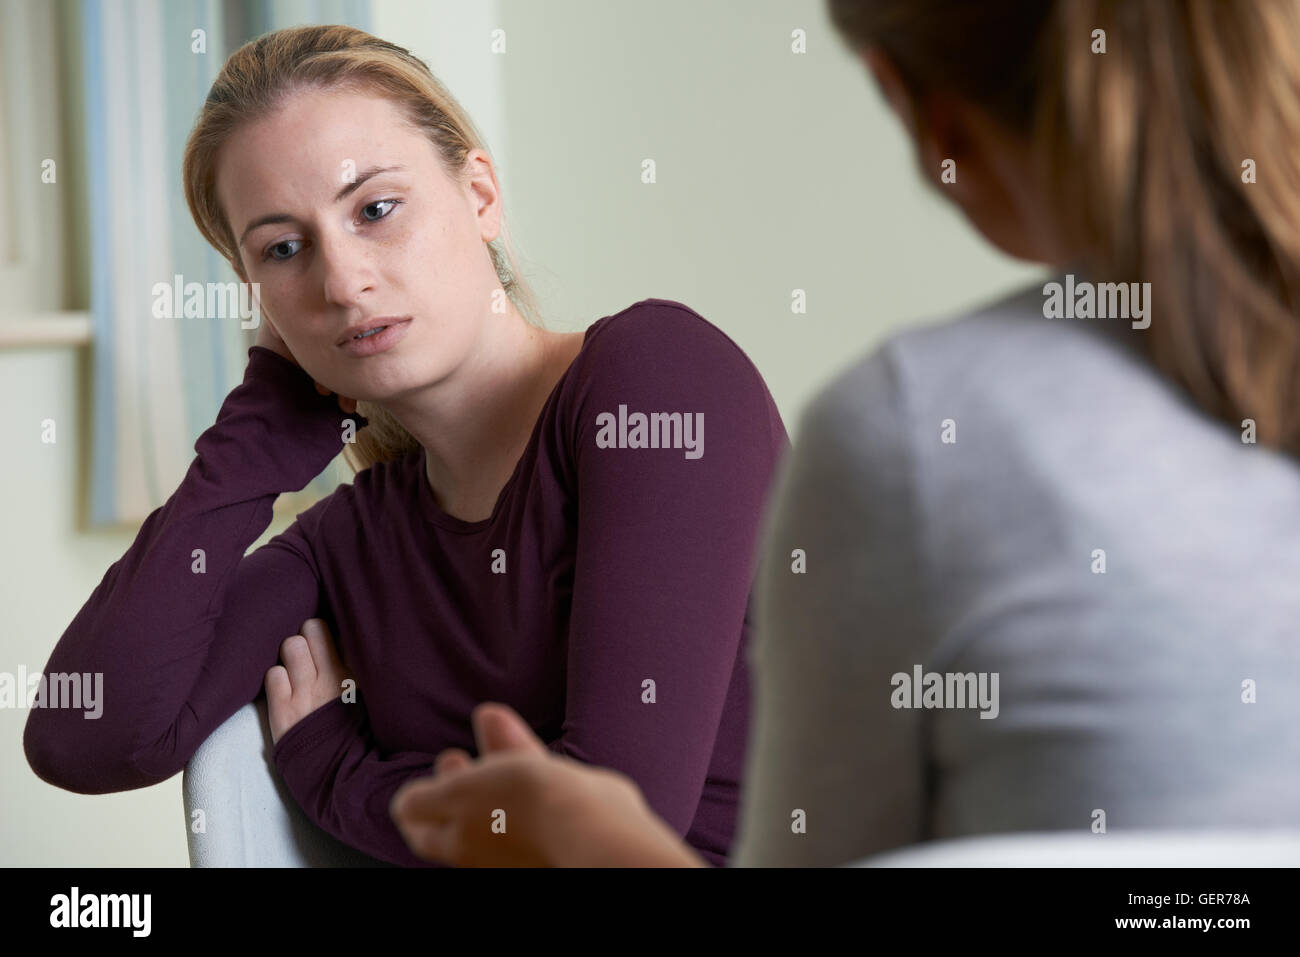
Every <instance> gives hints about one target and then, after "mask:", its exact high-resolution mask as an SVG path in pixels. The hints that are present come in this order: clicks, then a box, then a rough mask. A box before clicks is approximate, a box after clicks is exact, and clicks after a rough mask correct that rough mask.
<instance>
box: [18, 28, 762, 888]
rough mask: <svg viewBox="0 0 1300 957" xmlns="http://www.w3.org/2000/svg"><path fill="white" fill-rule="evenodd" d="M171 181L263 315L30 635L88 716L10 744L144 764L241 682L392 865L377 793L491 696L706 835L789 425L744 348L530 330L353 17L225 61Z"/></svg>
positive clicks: (720, 791)
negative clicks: (79, 687)
mask: <svg viewBox="0 0 1300 957" xmlns="http://www.w3.org/2000/svg"><path fill="white" fill-rule="evenodd" d="M184 182H185V190H186V198H187V200H188V201H189V204H190V208H191V210H192V212H193V214H194V218H195V221H196V222H197V223H198V226H199V229H200V230H201V231H202V232H203V235H204V236H205V237H206V238H207V239H208V241H209V242H211V243H212V245H213V246H214V247H216V249H218V250H219V251H220V252H221V253H222V255H224V256H225V257H226V258H227V259H228V260H229V262H230V263H231V265H232V266H233V267H234V269H235V271H236V272H237V273H238V275H239V277H240V278H241V279H242V280H244V281H246V282H251V283H258V284H259V286H260V294H261V309H262V317H263V323H262V326H261V328H260V329H259V332H258V338H257V344H256V345H255V346H253V347H252V348H250V350H249V363H248V368H247V371H246V373H245V376H244V381H243V383H242V384H241V385H240V386H239V387H237V388H236V389H235V390H234V391H233V392H231V394H230V395H229V397H228V398H227V399H226V401H225V404H224V405H223V407H222V409H221V411H220V413H219V415H218V417H217V421H216V423H215V424H214V425H213V426H212V427H211V428H209V429H208V430H207V431H206V432H204V434H203V435H202V436H201V437H200V438H199V440H198V442H197V444H196V452H197V456H196V458H195V460H194V463H193V465H192V466H191V468H190V470H189V472H188V473H187V474H186V476H185V478H184V481H183V482H182V483H181V485H180V487H179V488H178V489H177V490H176V491H175V492H174V493H173V494H172V496H171V497H170V498H169V499H168V501H167V502H166V504H164V505H163V506H162V507H161V508H159V509H158V510H157V511H155V512H154V513H153V514H152V515H150V516H149V518H148V519H147V520H146V522H145V523H144V526H143V528H142V529H141V530H140V533H139V535H138V536H137V538H136V540H135V542H134V544H133V545H132V546H131V548H130V549H129V551H128V552H127V553H126V555H124V556H123V557H122V559H121V560H119V561H118V562H117V563H115V564H114V565H113V566H112V567H111V568H110V569H109V570H108V572H107V574H106V575H105V576H104V579H103V581H102V583H101V584H100V586H99V587H98V588H97V589H96V590H95V592H94V594H93V595H92V596H91V597H90V600H89V601H88V602H87V603H86V605H85V607H84V608H83V609H82V610H81V612H80V613H79V614H78V615H77V616H76V618H75V619H74V621H73V622H72V624H71V625H70V626H69V627H68V629H67V631H66V632H65V633H64V635H63V636H62V638H61V639H60V640H59V643H58V645H57V647H56V648H55V649H54V652H53V654H52V655H51V657H50V661H49V664H48V665H47V669H46V670H47V671H49V672H84V671H92V672H94V671H102V672H103V673H104V688H105V698H106V705H105V709H104V714H103V717H102V718H101V719H100V720H98V721H84V720H81V717H80V715H73V714H72V713H70V712H59V711H56V710H36V711H33V712H32V714H31V716H30V718H29V720H28V724H27V728H26V732H25V736H24V745H25V749H26V753H27V756H28V760H29V762H30V763H31V765H32V767H33V768H34V769H35V770H36V772H37V773H38V774H39V775H40V776H41V777H42V778H44V779H45V780H47V781H49V782H51V783H53V784H56V785H58V786H60V787H64V788H68V789H71V790H74V791H80V792H85V793H99V792H105V791H120V790H124V789H127V788H136V787H142V786H145V785H149V784H154V783H156V782H159V781H162V780H164V779H165V778H167V777H169V776H170V775H172V774H175V773H176V772H177V771H179V770H181V769H182V768H183V767H184V765H185V763H186V762H187V761H188V760H189V758H190V756H191V755H192V754H193V752H194V751H195V749H196V748H197V747H198V746H199V745H200V744H201V743H202V742H203V741H204V739H205V738H207V737H208V735H209V734H211V732H212V731H213V730H214V729H215V728H216V727H217V726H219V725H220V724H221V723H222V722H223V721H224V720H225V719H226V718H228V717H229V716H230V715H231V714H232V713H233V712H234V711H236V710H237V709H238V708H239V707H241V706H242V705H244V704H246V703H247V702H249V701H251V700H253V698H254V697H255V696H256V695H257V694H258V693H259V688H260V686H261V685H262V683H263V680H264V681H265V691H266V695H267V702H268V707H269V713H270V719H271V731H272V735H273V738H274V740H275V749H274V760H275V764H276V767H277V768H278V770H279V772H280V774H281V775H282V776H283V778H284V780H285V782H286V784H287V786H288V788H289V790H290V791H291V792H292V794H293V795H294V797H295V798H296V799H297V800H298V802H299V803H300V804H301V805H302V807H303V809H304V810H305V811H306V812H307V814H308V815H309V816H310V817H311V818H312V819H313V820H314V821H315V822H316V823H317V824H319V825H320V826H321V827H322V828H324V829H325V830H326V831H328V832H330V833H332V834H334V835H335V836H336V837H338V838H340V839H342V840H343V841H345V842H347V843H348V844H350V845H352V846H354V847H356V848H358V849H360V850H362V851H364V852H366V853H368V854H370V855H372V856H373V857H376V858H379V859H381V860H384V861H388V862H391V863H396V864H407V865H417V864H423V863H424V862H423V861H421V860H420V859H419V858H418V857H417V856H416V855H414V854H412V853H411V852H410V851H409V850H408V849H407V847H406V845H405V844H404V842H403V841H402V839H401V836H400V834H399V833H398V831H397V829H396V827H395V826H394V824H393V822H392V820H391V818H390V817H389V815H388V807H389V803H390V800H391V798H392V796H393V794H394V792H395V791H396V789H397V788H398V786H399V785H400V784H401V783H402V782H404V781H405V780H408V779H410V778H412V777H416V776H419V775H422V774H425V773H427V772H428V771H429V769H430V768H431V766H432V762H433V760H434V756H435V755H436V754H437V753H439V752H441V751H442V750H444V749H445V748H448V747H464V748H469V747H472V746H473V733H472V729H471V726H470V713H471V710H472V708H473V706H474V705H475V704H476V703H477V702H479V701H481V700H483V699H485V698H491V699H494V700H500V701H507V702H509V703H510V704H511V705H512V707H513V708H514V709H517V711H518V713H519V714H521V715H523V716H524V717H525V719H526V720H527V721H528V723H529V726H530V728H531V729H532V730H533V731H534V732H535V733H536V734H537V735H539V736H540V738H541V739H542V740H545V741H546V742H547V746H548V747H549V748H550V749H551V750H552V751H553V752H554V753H556V754H562V755H567V756H571V757H572V758H574V759H577V760H581V761H586V762H591V763H593V764H598V765H608V766H611V767H615V768H619V769H620V770H621V771H622V772H623V773H626V774H627V775H628V776H629V777H630V778H631V779H633V780H635V781H636V782H637V784H638V786H639V787H640V789H641V790H642V791H643V792H644V793H645V794H646V796H647V799H648V800H649V801H650V802H651V804H652V805H653V806H654V808H655V811H656V813H657V814H659V815H661V816H662V817H663V818H664V819H665V820H667V821H669V822H671V823H672V826H674V827H675V828H676V829H677V833H678V835H679V836H680V837H682V838H684V839H685V840H686V841H687V842H688V843H689V844H690V845H691V846H692V847H694V848H696V850H697V851H698V852H699V853H700V854H702V855H704V856H705V857H706V858H708V859H709V860H710V861H713V862H715V863H719V864H721V863H723V862H725V860H726V857H727V854H728V851H729V847H730V844H731V841H732V835H733V829H734V817H735V807H736V796H737V792H738V787H739V780H740V771H741V763H742V755H743V753H744V748H745V734H746V730H747V728H748V710H747V709H748V680H747V673H746V659H745V653H744V649H745V645H746V639H747V635H748V631H749V619H748V605H749V595H750V587H751V583H752V579H753V575H754V569H753V567H752V565H751V561H752V559H751V556H752V555H753V554H754V553H755V547H756V541H757V529H758V524H759V520H760V515H761V509H762V505H763V501H764V496H765V493H766V491H767V488H768V485H769V482H770V480H771V477H772V475H773V471H774V468H775V465H776V462H777V460H778V458H779V457H780V455H781V453H782V452H783V450H784V448H785V447H786V446H787V439H786V435H785V430H784V428H783V426H782V423H781V420H780V416H779V414H778V412H777V410H776V407H775V405H774V403H773V402H772V398H771V396H770V394H769V393H768V391H767V389H766V387H765V385H764V383H763V380H762V378H761V377H760V375H759V374H758V372H757V371H756V370H755V368H754V366H753V365H752V364H751V363H750V362H749V360H748V359H747V358H746V357H745V355H744V353H743V352H742V351H741V350H740V349H739V348H738V347H737V346H736V345H735V343H734V342H732V341H731V340H730V339H729V338H728V337H727V336H726V335H724V334H723V333H722V332H721V331H720V330H719V329H717V328H716V327H715V326H713V325H712V324H710V323H709V322H707V321H705V320H704V319H703V318H701V317H700V316H699V315H697V314H696V313H694V312H692V311H691V310H690V309H688V308H686V307H685V306H682V305H680V304H678V303H674V302H669V301H664V300H656V299H651V300H646V301H643V302H639V303H636V304H635V305H632V306H629V307H628V308H627V309H624V310H623V311H621V312H619V313H617V314H615V315H611V316H606V317H603V318H600V319H598V320H597V321H596V322H595V323H594V324H593V325H591V326H590V328H588V329H587V330H586V332H585V333H573V334H561V333H557V332H552V331H548V330H547V329H545V328H544V327H543V326H541V325H540V324H539V323H538V321H537V320H536V317H535V316H534V315H533V312H534V308H533V306H532V304H531V302H530V297H529V296H528V293H527V289H526V288H525V286H524V285H523V283H522V282H521V281H520V279H519V278H518V274H517V272H516V270H515V267H514V264H513V262H512V256H511V254H510V252H509V249H508V247H507V245H506V244H505V242H504V236H503V217H502V196H501V190H500V187H499V185H498V182H497V177H496V171H495V168H494V166H493V163H492V160H491V157H490V155H489V154H488V153H487V151H486V149H485V148H484V147H483V144H482V143H481V141H480V140H479V138H478V136H477V134H476V133H475V131H474V128H473V125H472V124H471V122H470V120H469V118H468V117H467V116H466V115H465V114H464V112H463V111H462V110H461V108H460V107H459V106H458V105H457V104H456V102H455V101H454V100H453V99H452V97H451V96H450V95H449V94H448V93H447V91H446V90H445V89H444V88H443V87H442V86H441V85H439V83H438V82H437V81H436V80H435V79H434V77H433V76H432V75H431V74H430V72H429V70H428V68H427V67H426V66H425V65H424V64H423V63H422V62H421V61H419V60H418V59H417V58H415V57H414V56H412V55H411V54H410V53H408V52H407V51H405V50H403V49H401V48H400V47H397V46H394V45H393V44H391V43H387V42H384V41H381V40H378V39H376V38H374V37H372V36H369V35H367V34H365V33H363V32H361V31H358V30H354V29H351V28H347V27H340V26H328V27H305V28H300V29H291V30H283V31H279V32H276V33H273V34H270V35H267V36H264V37H262V38H260V39H258V40H256V41H254V42H252V43H249V44H247V45H245V46H244V47H243V48H241V49H240V50H239V51H237V52H236V53H235V54H234V55H233V56H231V58H230V59H229V60H228V61H227V63H226V64H225V66H224V68H223V70H222V72H221V74H220V76H218V78H217V80H216V82H215V83H214V85H213V87H212V90H211V92H210V94H209V96H208V98H207V102H206V103H205V104H204V106H203V109H202V112H201V113H200V115H199V118H198V121H197V123H196V125H195V128H194V130H193V132H192V134H191V136H190V140H189V143H188V145H187V149H186V152H185V161H184ZM354 427H359V431H356V432H355V441H351V440H352V438H353V435H352V432H353V430H354ZM706 442H707V444H706ZM340 450H343V451H346V453H347V454H348V455H349V457H350V458H351V459H352V461H353V464H354V466H355V467H356V468H357V469H358V471H357V474H356V477H355V481H354V482H353V483H352V484H351V485H343V486H340V487H339V488H338V489H337V490H336V491H335V492H334V493H333V494H331V495H330V496H328V497H327V498H326V499H325V500H323V501H321V502H319V503H317V504H315V505H313V506H312V507H311V508H309V509H307V510H306V511H305V512H303V513H302V514H301V515H299V516H298V518H297V521H296V522H295V523H294V524H293V525H292V527H290V528H289V529H288V530H287V531H285V532H284V533H283V534H280V535H277V536H275V537H274V538H273V539H271V541H270V542H269V543H268V544H266V545H265V546H264V547H262V548H259V549H258V550H256V551H255V552H253V553H252V554H249V555H247V556H245V554H244V552H245V550H246V549H247V548H248V547H249V545H250V544H251V543H252V542H253V541H254V540H255V539H256V538H257V537H258V535H259V534H260V533H262V532H263V531H264V530H265V529H266V527H267V525H268V524H269V522H270V520H271V515H272V504H273V502H274V501H275V499H276V496H277V495H278V494H280V493H281V492H286V491H291V490H296V489H301V488H302V487H303V486H305V485H306V484H307V482H308V481H310V480H311V479H312V477H313V476H315V475H317V474H319V473H320V471H321V470H322V469H323V468H325V467H326V466H327V465H328V464H329V463H330V461H331V460H332V459H333V458H334V457H335V456H336V455H338V453H339V452H340ZM197 549H202V550H203V553H204V556H205V558H204V561H205V564H206V568H205V570H204V571H203V573H202V574H196V573H195V570H194V565H195V559H194V554H195V550H197ZM277 657H278V658H279V659H280V660H281V661H282V664H277ZM348 679H353V680H354V681H355V685H356V688H357V690H358V692H359V694H358V695H356V696H353V695H349V694H341V690H343V689H345V688H350V687H351V686H350V685H345V682H347V681H348ZM74 718H75V720H74Z"/></svg>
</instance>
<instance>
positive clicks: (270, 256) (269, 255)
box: [262, 239, 302, 263]
mask: <svg viewBox="0 0 1300 957" xmlns="http://www.w3.org/2000/svg"><path fill="white" fill-rule="evenodd" d="M298 242H302V240H300V239H286V240H284V241H282V242H278V243H273V244H272V245H270V246H268V247H266V253H265V254H264V255H263V256H262V259H263V260H269V261H270V262H273V263H282V262H287V261H288V260H290V259H292V258H293V254H294V252H297V250H293V251H291V252H290V253H289V255H287V256H276V255H274V253H275V251H276V250H277V249H281V248H282V247H284V246H292V245H293V244H294V243H298Z"/></svg>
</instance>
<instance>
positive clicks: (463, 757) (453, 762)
mask: <svg viewBox="0 0 1300 957" xmlns="http://www.w3.org/2000/svg"><path fill="white" fill-rule="evenodd" d="M472 763H473V759H472V758H470V756H469V753H468V752H467V751H465V750H463V749H462V748H447V749H446V750H445V751H443V752H442V753H441V754H439V755H438V757H437V759H436V760H435V761H434V762H433V773H434V774H452V773H454V772H456V771H459V770H461V769H462V768H467V767H469V766H470V765H471V764H472Z"/></svg>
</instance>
